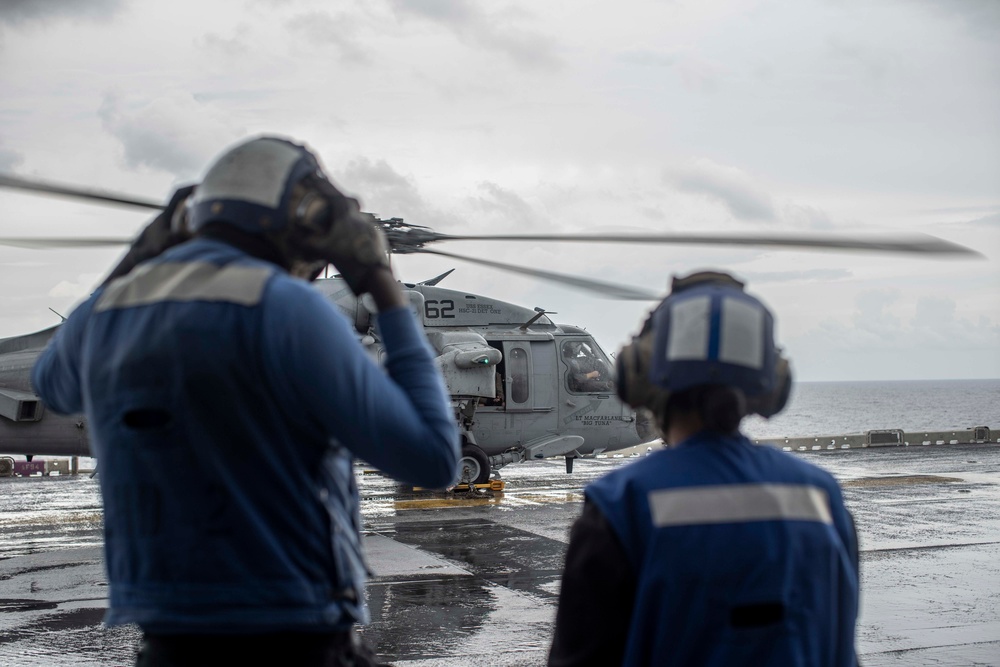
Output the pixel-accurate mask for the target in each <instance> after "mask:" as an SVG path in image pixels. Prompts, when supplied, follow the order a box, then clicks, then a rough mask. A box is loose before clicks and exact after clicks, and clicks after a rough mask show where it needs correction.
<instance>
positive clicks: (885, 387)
mask: <svg viewBox="0 0 1000 667" xmlns="http://www.w3.org/2000/svg"><path fill="white" fill-rule="evenodd" d="M974 426H989V427H992V428H997V429H1000V379H998V380H918V381H899V382H799V383H796V384H795V385H793V388H792V394H791V398H790V399H789V402H788V405H787V406H786V407H785V409H784V411H783V412H781V413H779V414H778V415H776V416H775V417H773V418H771V419H770V420H767V419H763V418H761V417H757V416H754V417H750V418H748V419H747V420H745V421H744V422H743V430H744V432H745V433H746V434H747V435H748V436H750V437H752V438H778V437H786V438H794V437H810V436H818V435H841V434H844V435H846V434H851V433H863V432H864V431H870V430H876V429H902V430H904V431H923V430H935V431H951V430H956V429H960V430H964V429H967V428H972V427H974Z"/></svg>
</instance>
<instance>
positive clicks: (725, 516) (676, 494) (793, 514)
mask: <svg viewBox="0 0 1000 667" xmlns="http://www.w3.org/2000/svg"><path fill="white" fill-rule="evenodd" d="M649 509H650V512H651V513H652V515H653V525H654V526H656V527H657V528H663V527H666V526H695V525H700V524H706V523H746V522H749V521H780V520H786V521H818V522H820V523H827V524H830V523H833V518H832V517H831V515H830V498H829V497H828V495H827V493H826V491H825V490H824V489H821V488H819V487H815V486H801V485H797V484H733V485H729V484H726V485H720V486H694V487H688V488H684V489H664V490H661V491H653V492H652V493H650V494H649Z"/></svg>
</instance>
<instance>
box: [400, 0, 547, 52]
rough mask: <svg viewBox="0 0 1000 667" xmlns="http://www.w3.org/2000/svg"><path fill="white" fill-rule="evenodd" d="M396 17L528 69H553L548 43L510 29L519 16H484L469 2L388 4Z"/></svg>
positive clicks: (413, 0)
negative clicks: (429, 25) (438, 29)
mask: <svg viewBox="0 0 1000 667" xmlns="http://www.w3.org/2000/svg"><path fill="white" fill-rule="evenodd" d="M389 4H390V5H391V6H392V7H393V9H394V10H395V12H396V15H397V16H398V17H401V18H403V17H408V16H415V17H417V18H420V19H423V20H426V21H430V22H431V23H435V24H438V25H441V26H443V27H445V28H447V29H448V30H450V31H452V32H453V33H454V34H455V35H456V36H457V37H458V38H459V39H460V40H462V41H463V42H467V43H471V44H472V45H474V46H480V47H484V48H486V49H490V50H493V51H497V52H499V53H502V54H504V55H506V56H507V57H508V58H510V59H511V60H513V61H514V62H515V63H516V64H518V65H520V66H522V67H528V68H538V67H544V68H550V69H551V68H555V67H558V66H560V65H561V61H560V60H559V58H558V57H557V56H556V55H555V51H554V48H553V43H552V39H551V38H550V37H546V36H543V35H540V34H537V33H534V32H531V31H527V30H522V29H520V28H517V27H516V26H514V25H512V24H513V23H514V22H515V21H517V20H518V19H520V18H523V16H522V15H516V14H504V13H501V12H495V13H492V14H486V13H485V12H483V10H482V9H481V7H482V5H481V4H479V3H477V2H474V1H473V0H389Z"/></svg>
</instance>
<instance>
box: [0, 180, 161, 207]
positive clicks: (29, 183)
mask: <svg viewBox="0 0 1000 667" xmlns="http://www.w3.org/2000/svg"><path fill="white" fill-rule="evenodd" d="M0 187H5V188H13V189H15V190H28V191H29V192H41V193H43V194H49V195H60V196H63V197H73V198H75V199H83V200H85V201H90V202H99V203H102V204H118V205H120V206H137V207H139V208H151V209H162V208H163V203H162V202H157V201H152V200H150V199H141V198H139V197H133V196H131V195H122V194H117V193H113V192H103V191H101V190H92V189H89V188H78V187H74V186H70V185H58V184H56V183H46V182H44V181H36V180H34V179H30V178H22V177H20V176H11V175H10V174H0Z"/></svg>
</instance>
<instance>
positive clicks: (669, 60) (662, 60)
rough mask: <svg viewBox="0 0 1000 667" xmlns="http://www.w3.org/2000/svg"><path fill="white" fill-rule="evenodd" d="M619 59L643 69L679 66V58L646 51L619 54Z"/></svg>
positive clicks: (639, 50)
mask: <svg viewBox="0 0 1000 667" xmlns="http://www.w3.org/2000/svg"><path fill="white" fill-rule="evenodd" d="M617 59H618V60H619V61H621V62H623V63H626V64H629V65H640V66H642V67H671V66H673V65H675V64H677V56H675V55H673V54H669V53H659V52H657V51H649V50H646V49H637V50H633V51H623V52H622V53H619V54H618V56H617Z"/></svg>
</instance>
